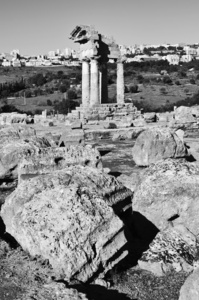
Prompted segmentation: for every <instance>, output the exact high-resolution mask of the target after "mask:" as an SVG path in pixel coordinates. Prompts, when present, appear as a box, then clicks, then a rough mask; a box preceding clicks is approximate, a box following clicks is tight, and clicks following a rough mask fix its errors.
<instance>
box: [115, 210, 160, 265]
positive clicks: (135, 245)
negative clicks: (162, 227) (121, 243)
mask: <svg viewBox="0 0 199 300" xmlns="http://www.w3.org/2000/svg"><path fill="white" fill-rule="evenodd" d="M120 218H121V219H122V220H123V222H124V224H125V236H126V239H127V241H128V243H127V246H126V247H127V250H128V253H129V254H128V255H127V256H126V257H125V258H124V259H123V260H122V261H120V262H119V263H118V265H117V266H116V268H117V270H126V269H129V268H131V267H133V266H135V265H137V261H138V259H140V258H141V256H142V253H143V252H144V251H146V250H147V249H149V244H150V243H151V242H152V241H153V239H154V237H155V236H156V234H157V233H158V232H159V230H158V228H157V227H156V226H155V225H154V224H153V223H151V222H150V221H149V220H148V219H147V218H145V217H144V216H143V215H142V214H140V213H139V212H136V211H133V212H132V209H131V208H129V209H128V210H127V211H126V212H125V213H123V215H120Z"/></svg>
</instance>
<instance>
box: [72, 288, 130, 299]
mask: <svg viewBox="0 0 199 300" xmlns="http://www.w3.org/2000/svg"><path fill="white" fill-rule="evenodd" d="M70 287H71V288H75V289H76V290H77V291H78V292H80V293H84V294H86V296H87V298H88V299H89V300H102V299H103V300H111V299H114V300H130V299H131V298H129V297H127V296H126V295H125V294H123V293H119V292H118V291H116V290H110V289H107V288H105V287H103V286H101V285H97V284H91V285H86V284H85V285H74V286H70Z"/></svg>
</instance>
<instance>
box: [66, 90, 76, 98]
mask: <svg viewBox="0 0 199 300" xmlns="http://www.w3.org/2000/svg"><path fill="white" fill-rule="evenodd" d="M68 99H69V100H72V99H77V93H76V91H75V90H73V89H69V90H68Z"/></svg>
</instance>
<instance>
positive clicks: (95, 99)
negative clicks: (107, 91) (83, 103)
mask: <svg viewBox="0 0 199 300" xmlns="http://www.w3.org/2000/svg"><path fill="white" fill-rule="evenodd" d="M90 87H91V90H90V106H94V105H96V104H100V97H99V70H98V60H97V59H91V86H90Z"/></svg>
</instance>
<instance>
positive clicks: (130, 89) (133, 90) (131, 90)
mask: <svg viewBox="0 0 199 300" xmlns="http://www.w3.org/2000/svg"><path fill="white" fill-rule="evenodd" d="M129 91H130V92H131V93H137V92H138V85H137V84H135V85H131V86H130V87H129Z"/></svg>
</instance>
